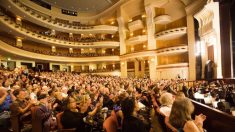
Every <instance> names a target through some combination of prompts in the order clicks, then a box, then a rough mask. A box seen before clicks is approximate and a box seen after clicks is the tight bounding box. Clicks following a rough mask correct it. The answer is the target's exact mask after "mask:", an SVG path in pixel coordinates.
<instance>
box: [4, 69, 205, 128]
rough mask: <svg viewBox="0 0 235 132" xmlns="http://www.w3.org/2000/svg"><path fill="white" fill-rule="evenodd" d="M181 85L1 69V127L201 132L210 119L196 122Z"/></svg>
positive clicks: (111, 77)
mask: <svg viewBox="0 0 235 132" xmlns="http://www.w3.org/2000/svg"><path fill="white" fill-rule="evenodd" d="M177 82H184V80H159V81H156V82H153V81H151V80H150V79H148V78H143V79H137V78H127V79H123V78H120V77H113V76H98V75H79V74H76V73H67V72H41V73H37V72H33V73H28V72H25V70H23V69H21V68H16V69H15V70H14V71H6V70H1V71H0V87H1V91H2V92H1V95H0V110H1V111H0V112H1V113H2V112H3V113H5V115H4V116H3V117H1V116H0V120H1V121H3V122H4V123H1V124H0V125H1V128H2V127H3V126H4V127H6V128H10V129H13V130H14V131H18V130H16V129H21V130H24V131H29V130H30V128H32V129H33V130H34V129H35V127H36V126H38V125H39V126H41V127H40V128H41V130H42V131H45V132H46V131H49V130H56V129H60V130H62V129H66V130H68V129H69V130H74V131H83V132H86V131H89V132H90V131H93V132H95V131H103V130H105V131H107V132H118V131H123V132H129V131H132V130H135V131H136V132H147V131H152V132H154V131H164V130H165V129H169V130H171V131H178V130H183V131H185V132H202V131H203V121H204V120H205V119H206V116H205V115H203V114H201V115H198V116H196V118H195V120H194V121H193V119H192V118H191V114H192V112H193V105H192V103H191V102H190V100H189V99H187V98H185V96H184V94H183V92H177V89H178V87H177V86H178V85H176V84H177ZM32 109H33V110H32ZM154 112H155V114H153V113H154ZM1 115H2V114H1ZM15 120H20V122H14V121H15ZM17 123H18V124H17ZM3 124H4V125H3ZM16 126H18V127H16ZM164 128H165V129H164Z"/></svg>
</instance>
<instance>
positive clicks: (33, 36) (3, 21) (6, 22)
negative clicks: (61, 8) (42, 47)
mask: <svg viewBox="0 0 235 132" xmlns="http://www.w3.org/2000/svg"><path fill="white" fill-rule="evenodd" d="M0 27H1V28H2V29H3V30H5V31H11V30H12V31H14V32H12V34H14V35H15V36H18V37H22V38H27V39H29V40H32V41H37V42H40V43H44V44H50V45H54V46H56V45H57V46H64V47H68V46H69V47H84V48H85V47H89V48H90V47H92V48H97V47H104V48H115V47H119V42H116V41H97V42H78V41H67V40H61V39H57V38H55V37H52V36H46V35H43V34H39V33H37V32H32V31H30V30H28V29H26V28H23V27H21V26H20V25H18V24H16V23H15V22H14V21H13V20H12V19H11V18H10V17H8V16H6V15H4V14H2V15H1V16H0Z"/></svg>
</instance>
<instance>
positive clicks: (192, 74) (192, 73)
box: [187, 15, 196, 80]
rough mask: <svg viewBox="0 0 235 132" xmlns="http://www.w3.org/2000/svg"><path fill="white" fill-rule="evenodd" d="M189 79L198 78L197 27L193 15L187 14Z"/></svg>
mask: <svg viewBox="0 0 235 132" xmlns="http://www.w3.org/2000/svg"><path fill="white" fill-rule="evenodd" d="M187 35H188V57H189V72H188V73H189V80H196V55H195V46H196V45H195V43H196V41H195V27H194V18H193V16H192V15H188V16H187Z"/></svg>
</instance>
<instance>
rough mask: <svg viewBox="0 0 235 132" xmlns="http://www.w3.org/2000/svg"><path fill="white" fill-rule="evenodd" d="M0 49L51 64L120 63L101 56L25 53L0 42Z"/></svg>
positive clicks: (110, 57)
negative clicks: (50, 62)
mask: <svg viewBox="0 0 235 132" xmlns="http://www.w3.org/2000/svg"><path fill="white" fill-rule="evenodd" d="M0 49H1V50H3V51H5V52H6V53H10V54H13V55H17V56H20V57H25V58H29V59H37V60H45V61H52V62H81V63H83V62H102V61H108V62H109V61H111V62H113V61H120V58H119V56H102V57H61V56H50V55H43V54H38V53H34V52H30V51H25V50H22V49H19V48H16V47H13V46H11V45H9V44H6V43H5V42H3V41H1V40H0Z"/></svg>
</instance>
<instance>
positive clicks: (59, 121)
mask: <svg viewBox="0 0 235 132" xmlns="http://www.w3.org/2000/svg"><path fill="white" fill-rule="evenodd" d="M63 113H64V112H60V113H58V114H57V115H56V120H57V127H58V129H63V125H62V123H61V117H62V115H63Z"/></svg>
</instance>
